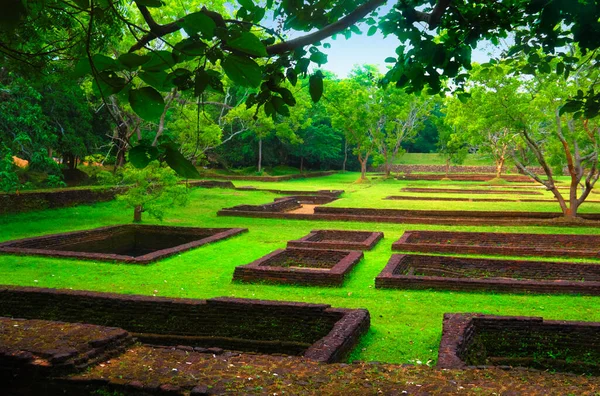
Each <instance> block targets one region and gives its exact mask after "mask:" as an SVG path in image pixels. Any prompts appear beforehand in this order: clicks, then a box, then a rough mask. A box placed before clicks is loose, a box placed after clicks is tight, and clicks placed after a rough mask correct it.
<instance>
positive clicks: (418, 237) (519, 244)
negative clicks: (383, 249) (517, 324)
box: [392, 231, 600, 258]
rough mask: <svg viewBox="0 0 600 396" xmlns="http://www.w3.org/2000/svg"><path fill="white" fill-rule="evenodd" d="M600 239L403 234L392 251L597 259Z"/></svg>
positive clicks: (569, 236) (488, 233) (424, 233)
mask: <svg viewBox="0 0 600 396" xmlns="http://www.w3.org/2000/svg"><path fill="white" fill-rule="evenodd" d="M599 245H600V235H579V234H577V235H573V234H517V233H501V232H452V231H406V232H405V233H404V234H403V235H402V237H400V239H399V240H398V241H396V242H394V243H393V244H392V249H393V250H401V251H405V252H421V253H453V254H454V253H459V254H499V255H503V256H550V257H552V256H555V257H562V256H564V257H593V258H598V257H600V250H599V249H598V246H599Z"/></svg>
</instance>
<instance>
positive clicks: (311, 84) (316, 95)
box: [308, 71, 323, 103]
mask: <svg viewBox="0 0 600 396" xmlns="http://www.w3.org/2000/svg"><path fill="white" fill-rule="evenodd" d="M308 92H309V93H310V97H311V98H312V101H313V102H315V103H317V102H318V101H319V99H321V96H323V74H322V73H321V71H317V72H316V73H315V74H313V75H312V76H310V78H309V79H308Z"/></svg>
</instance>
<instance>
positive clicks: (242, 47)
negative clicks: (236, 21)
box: [227, 32, 267, 56]
mask: <svg viewBox="0 0 600 396" xmlns="http://www.w3.org/2000/svg"><path fill="white" fill-rule="evenodd" d="M227 44H228V45H229V46H230V47H231V48H233V49H236V50H238V51H242V52H244V53H246V54H250V55H254V56H267V48H266V47H265V45H264V44H263V43H262V42H261V41H260V40H259V39H258V37H256V36H255V35H253V34H252V33H250V32H244V33H242V35H241V36H239V37H238V38H235V39H233V40H231V41H228V42H227Z"/></svg>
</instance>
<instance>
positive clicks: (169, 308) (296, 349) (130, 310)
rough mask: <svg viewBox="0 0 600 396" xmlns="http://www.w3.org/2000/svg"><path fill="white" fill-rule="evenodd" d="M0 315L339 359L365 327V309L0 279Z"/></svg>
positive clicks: (174, 341)
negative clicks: (24, 283) (198, 297)
mask: <svg viewBox="0 0 600 396" xmlns="http://www.w3.org/2000/svg"><path fill="white" fill-rule="evenodd" d="M0 316H5V317H16V318H25V319H44V320H58V321H64V322H70V323H73V322H76V323H87V324H96V325H100V326H111V327H119V328H121V329H124V330H126V331H128V332H129V333H130V334H131V335H132V336H134V337H136V338H137V339H138V340H139V341H141V342H143V343H149V344H156V345H183V346H191V347H204V348H206V347H208V348H210V347H218V348H223V349H229V350H236V351H249V352H259V353H278V354H286V355H301V356H304V357H306V358H309V359H313V360H317V361H321V362H336V361H341V360H343V359H344V357H345V356H346V355H347V354H348V353H349V352H350V351H351V350H352V348H353V347H354V346H355V345H356V343H357V342H358V340H359V338H360V337H361V335H362V334H363V333H365V332H366V331H367V330H368V328H369V311H367V310H366V309H338V308H332V307H331V306H329V305H326V304H306V303H301V302H285V301H263V300H250V299H238V298H227V297H220V298H211V299H209V300H195V299H181V298H164V297H151V296H138V295H120V294H112V293H96V292H85V291H73V290H56V289H42V288H27V287H17V286H0Z"/></svg>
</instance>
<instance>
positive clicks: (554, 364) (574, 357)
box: [437, 313, 600, 375]
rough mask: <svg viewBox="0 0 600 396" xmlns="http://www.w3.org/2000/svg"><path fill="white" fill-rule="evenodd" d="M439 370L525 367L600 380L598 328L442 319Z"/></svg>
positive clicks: (531, 320)
mask: <svg viewBox="0 0 600 396" xmlns="http://www.w3.org/2000/svg"><path fill="white" fill-rule="evenodd" d="M437 365H438V367H440V368H447V369H464V368H470V367H473V366H475V367H478V368H479V367H481V368H485V367H489V366H500V367H506V368H508V367H527V368H532V369H539V370H552V371H562V372H571V373H575V374H589V375H600V322H567V321H555V320H544V319H542V318H538V317H518V316H493V315H482V314H471V313H466V314H445V315H444V327H443V330H442V341H441V343H440V349H439V354H438V363H437Z"/></svg>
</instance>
